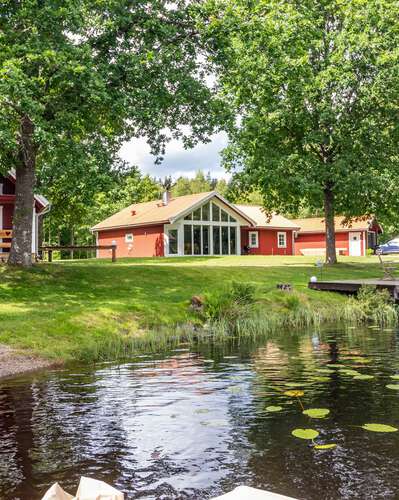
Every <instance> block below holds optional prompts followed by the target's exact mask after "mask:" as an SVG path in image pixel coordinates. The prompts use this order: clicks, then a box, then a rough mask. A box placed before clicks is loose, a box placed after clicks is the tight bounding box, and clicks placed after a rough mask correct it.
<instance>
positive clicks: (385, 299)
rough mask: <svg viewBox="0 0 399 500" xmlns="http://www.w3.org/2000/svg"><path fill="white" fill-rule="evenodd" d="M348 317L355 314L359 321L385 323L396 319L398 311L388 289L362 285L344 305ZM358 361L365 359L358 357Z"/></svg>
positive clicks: (362, 361) (361, 361) (363, 361)
mask: <svg viewBox="0 0 399 500" xmlns="http://www.w3.org/2000/svg"><path fill="white" fill-rule="evenodd" d="M346 314H347V316H348V317H350V316H353V315H355V316H356V317H357V318H358V321H360V322H371V321H372V322H375V323H377V324H386V323H390V322H395V321H397V317H398V312H397V307H396V306H395V304H394V302H393V300H392V298H391V296H390V294H389V292H388V290H377V289H376V287H374V286H363V287H361V288H360V290H359V292H358V294H357V296H356V297H351V298H350V299H349V301H348V304H347V305H346ZM355 361H357V362H359V363H365V362H367V360H364V359H363V358H358V359H357V360H355Z"/></svg>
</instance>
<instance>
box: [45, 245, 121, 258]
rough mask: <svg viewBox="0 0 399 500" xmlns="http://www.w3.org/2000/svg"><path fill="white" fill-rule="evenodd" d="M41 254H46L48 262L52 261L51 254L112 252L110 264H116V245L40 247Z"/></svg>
mask: <svg viewBox="0 0 399 500" xmlns="http://www.w3.org/2000/svg"><path fill="white" fill-rule="evenodd" d="M40 250H41V251H42V252H47V255H48V261H49V262H52V261H53V252H55V251H62V250H67V251H70V252H73V251H75V250H112V253H111V259H112V262H116V245H66V246H64V245H60V246H55V245H54V246H53V245H52V246H43V247H40ZM43 260H44V259H43Z"/></svg>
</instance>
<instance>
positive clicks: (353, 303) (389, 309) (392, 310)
mask: <svg viewBox="0 0 399 500" xmlns="http://www.w3.org/2000/svg"><path fill="white" fill-rule="evenodd" d="M345 312H346V317H347V318H348V319H353V318H355V319H356V320H357V321H358V322H368V321H373V322H376V323H379V324H382V325H383V324H393V323H396V322H397V319H398V309H397V306H396V305H395V303H394V301H393V299H392V297H391V296H390V294H389V292H388V290H378V289H376V287H375V286H370V285H367V286H362V287H361V288H360V290H359V291H358V293H357V296H356V297H351V298H350V299H349V300H348V304H347V306H346V311H345Z"/></svg>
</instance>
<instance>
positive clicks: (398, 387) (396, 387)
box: [385, 384, 399, 391]
mask: <svg viewBox="0 0 399 500" xmlns="http://www.w3.org/2000/svg"><path fill="white" fill-rule="evenodd" d="M385 387H386V388H387V389H392V390H393V391H399V384H388V385H386V386H385Z"/></svg>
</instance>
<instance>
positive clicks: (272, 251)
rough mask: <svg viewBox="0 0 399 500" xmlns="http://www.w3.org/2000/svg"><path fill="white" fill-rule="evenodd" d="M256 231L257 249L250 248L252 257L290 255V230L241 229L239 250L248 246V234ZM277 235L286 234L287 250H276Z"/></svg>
mask: <svg viewBox="0 0 399 500" xmlns="http://www.w3.org/2000/svg"><path fill="white" fill-rule="evenodd" d="M249 231H258V243H259V246H258V248H251V249H250V253H251V254H254V255H292V230H279V229H251V228H247V227H246V228H241V248H243V247H244V246H246V245H248V232H249ZM277 233H287V248H278V246H277Z"/></svg>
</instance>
